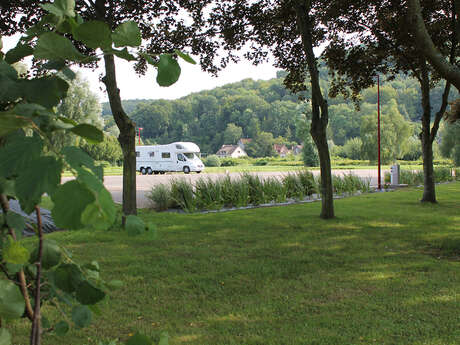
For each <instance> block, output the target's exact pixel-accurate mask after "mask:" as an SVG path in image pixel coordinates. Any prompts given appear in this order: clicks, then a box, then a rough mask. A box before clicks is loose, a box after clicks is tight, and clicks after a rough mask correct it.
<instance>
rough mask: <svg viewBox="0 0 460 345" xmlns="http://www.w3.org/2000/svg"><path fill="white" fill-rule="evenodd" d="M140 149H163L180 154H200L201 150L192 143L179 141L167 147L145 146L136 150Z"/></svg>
mask: <svg viewBox="0 0 460 345" xmlns="http://www.w3.org/2000/svg"><path fill="white" fill-rule="evenodd" d="M138 149H141V150H142V149H144V150H147V149H163V150H174V151H180V152H200V148H199V147H198V145H197V144H195V143H192V142H184V141H178V142H174V143H171V144H166V145H145V146H136V150H138Z"/></svg>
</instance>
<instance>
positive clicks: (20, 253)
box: [3, 237, 30, 265]
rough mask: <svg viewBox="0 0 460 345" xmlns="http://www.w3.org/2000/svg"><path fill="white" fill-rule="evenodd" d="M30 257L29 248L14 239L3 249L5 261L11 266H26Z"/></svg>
mask: <svg viewBox="0 0 460 345" xmlns="http://www.w3.org/2000/svg"><path fill="white" fill-rule="evenodd" d="M9 238H10V237H9ZM29 257H30V253H29V251H28V250H27V248H24V247H23V246H22V244H21V243H19V242H18V241H14V240H13V239H10V242H9V243H8V244H7V245H6V247H5V248H4V249H3V260H5V262H7V263H10V264H16V265H24V264H25V263H27V262H28V261H29Z"/></svg>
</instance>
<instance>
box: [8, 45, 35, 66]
mask: <svg viewBox="0 0 460 345" xmlns="http://www.w3.org/2000/svg"><path fill="white" fill-rule="evenodd" d="M33 53H34V50H33V48H32V47H31V46H29V45H27V44H22V43H21V42H19V43H18V44H17V45H16V47H14V48H13V49H11V50H9V51H8V52H7V53H6V55H5V61H6V62H7V63H9V64H10V65H11V64H14V63H15V62H18V61H21V60H22V59H23V58H25V57H26V56H29V55H32V54H33Z"/></svg>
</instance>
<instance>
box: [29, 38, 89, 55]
mask: <svg viewBox="0 0 460 345" xmlns="http://www.w3.org/2000/svg"><path fill="white" fill-rule="evenodd" d="M34 57H35V58H36V59H44V60H71V61H82V60H84V59H86V56H85V55H83V54H81V53H80V52H79V51H78V50H77V49H76V48H75V46H74V45H73V44H72V42H71V41H70V40H69V39H68V38H66V37H64V36H60V35H58V34H56V33H54V32H47V33H45V34H43V35H41V36H40V37H39V39H38V42H37V46H36V47H35V52H34Z"/></svg>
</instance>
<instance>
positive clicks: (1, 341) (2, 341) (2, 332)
mask: <svg viewBox="0 0 460 345" xmlns="http://www.w3.org/2000/svg"><path fill="white" fill-rule="evenodd" d="M11 344H12V342H11V334H10V332H9V331H8V330H7V329H5V328H0V345H11Z"/></svg>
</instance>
